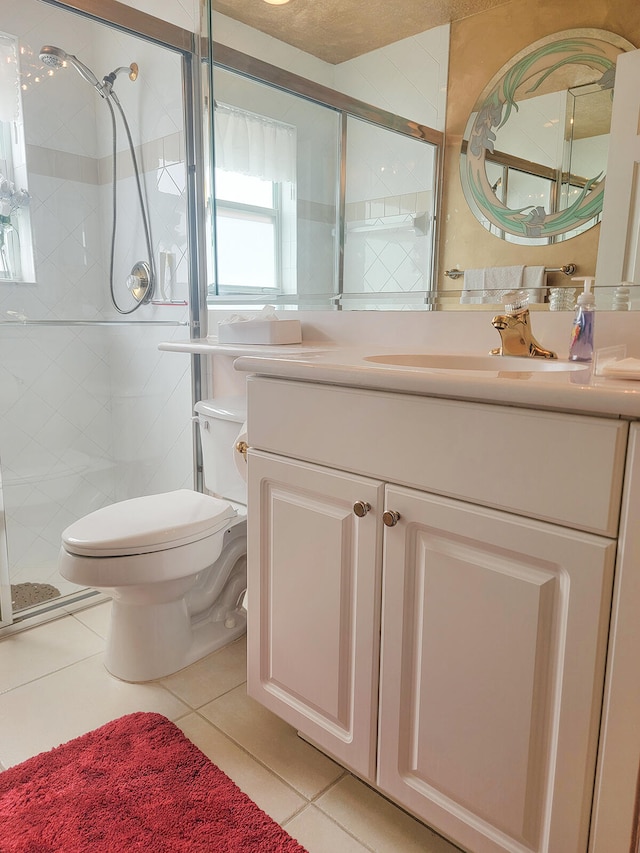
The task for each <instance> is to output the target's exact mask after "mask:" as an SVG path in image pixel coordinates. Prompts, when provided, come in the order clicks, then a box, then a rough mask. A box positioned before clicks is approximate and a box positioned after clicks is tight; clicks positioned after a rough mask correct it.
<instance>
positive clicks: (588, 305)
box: [569, 275, 596, 361]
mask: <svg viewBox="0 0 640 853" xmlns="http://www.w3.org/2000/svg"><path fill="white" fill-rule="evenodd" d="M571 280H572V281H584V289H583V291H582V293H581V294H580V296H578V304H577V305H576V313H575V316H574V318H573V328H572V330H571V343H570V345H569V359H570V360H571V361H591V359H592V358H593V326H594V315H593V312H594V311H595V307H596V300H595V296H594V295H593V291H592V286H593V282H594V281H595V278H594V277H593V276H587V275H586V276H576V277H575V278H572V279H571Z"/></svg>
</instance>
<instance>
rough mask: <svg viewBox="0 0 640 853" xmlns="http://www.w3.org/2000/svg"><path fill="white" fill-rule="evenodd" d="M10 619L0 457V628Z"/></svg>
mask: <svg viewBox="0 0 640 853" xmlns="http://www.w3.org/2000/svg"><path fill="white" fill-rule="evenodd" d="M12 620H13V617H12V608H11V581H10V578H9V556H8V553H7V525H6V519H5V512H4V492H3V490H2V460H1V459H0V628H2V627H4V626H5V625H10V624H11V622H12Z"/></svg>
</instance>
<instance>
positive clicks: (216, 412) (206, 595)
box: [58, 398, 247, 681]
mask: <svg viewBox="0 0 640 853" xmlns="http://www.w3.org/2000/svg"><path fill="white" fill-rule="evenodd" d="M195 411H196V416H197V420H198V424H199V430H200V436H201V441H202V456H203V469H204V483H205V486H206V488H207V490H208V491H209V492H212V493H214V494H215V497H214V496H212V495H210V494H202V493H200V492H195V491H192V490H190V489H178V490H176V491H172V492H165V493H163V494H157V495H147V496H145V497H140V498H132V499H131V500H126V501H120V502H118V503H114V504H111V505H110V506H106V507H103V508H102V509H99V510H96V511H95V512H92V513H90V514H89V515H86V516H84V517H83V518H80V519H79V520H78V521H76V522H74V523H73V524H71V525H70V526H69V527H67V528H66V530H64V531H63V532H62V547H61V549H60V556H59V560H58V568H59V571H60V574H61V575H62V577H64V578H66V579H67V580H69V581H72V582H73V583H77V584H80V585H81V586H83V587H92V588H94V589H97V590H100V591H103V592H107V593H109V594H110V595H111V597H112V605H111V618H110V624H109V631H108V636H107V646H106V651H105V661H104V662H105V666H106V668H107V670H108V671H109V672H110V673H111V674H112V675H114V676H116V677H117V678H120V679H122V680H123V681H151V680H152V679H156V678H162V677H163V676H166V675H170V674H171V673H173V672H177V671H178V670H179V669H182V668H183V667H185V666H187V665H188V664H190V663H193V662H194V661H196V660H199V659H200V658H202V657H204V656H205V655H207V654H209V652H212V651H215V650H216V649H218V648H221V647H222V646H224V645H226V644H227V643H230V642H231V641H232V640H235V639H236V638H237V637H239V636H241V635H242V634H243V633H244V632H245V631H246V623H247V620H246V611H245V610H244V607H243V606H242V601H243V598H244V594H245V591H246V587H247V557H246V554H247V521H246V482H245V477H246V474H245V472H244V468H245V466H246V463H245V459H244V456H242V455H241V454H240V453H239V452H237V451H236V449H235V444H236V439H237V437H238V436H239V433H240V432H241V429H242V424H243V423H244V420H245V417H246V402H245V399H244V398H229V399H224V400H222V399H216V400H202V401H200V402H198V403H196V405H195Z"/></svg>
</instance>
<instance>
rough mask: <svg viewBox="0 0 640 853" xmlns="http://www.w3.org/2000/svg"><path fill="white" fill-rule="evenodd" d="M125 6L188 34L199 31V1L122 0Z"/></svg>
mask: <svg viewBox="0 0 640 853" xmlns="http://www.w3.org/2000/svg"><path fill="white" fill-rule="evenodd" d="M122 2H123V3H124V4H125V6H131V7H132V8H133V9H138V10H139V11H140V12H146V13H147V14H148V15H153V16H154V17H156V18H161V19H162V20H163V21H168V22H169V23H170V24H175V26H176V27H182V28H183V29H185V30H189V31H190V32H199V31H200V23H199V21H200V2H199V0H122Z"/></svg>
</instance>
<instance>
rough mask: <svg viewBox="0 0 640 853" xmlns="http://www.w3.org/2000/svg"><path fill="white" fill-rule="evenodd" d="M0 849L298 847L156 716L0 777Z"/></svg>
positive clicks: (95, 851) (300, 851)
mask: <svg viewBox="0 0 640 853" xmlns="http://www.w3.org/2000/svg"><path fill="white" fill-rule="evenodd" d="M0 851H2V853H142V851H144V853H306V851H305V850H304V848H303V847H301V846H300V845H299V844H298V842H297V841H294V839H293V838H291V836H289V835H287V833H286V832H285V831H284V830H283V829H282V827H280V826H278V824H277V823H275V821H273V820H272V819H271V818H270V817H269V816H268V815H267V814H265V813H264V812H263V811H262V810H261V809H259V808H258V806H257V805H256V804H255V803H254V802H252V800H250V799H249V797H247V796H246V795H245V794H243V793H242V791H241V790H240V789H239V788H238V787H237V786H236V785H235V784H234V783H233V782H232V781H231V779H229V777H228V776H226V775H225V774H224V773H223V772H222V770H220V769H219V768H218V767H216V766H215V764H212V763H211V762H210V761H209V759H208V758H207V757H206V755H204V754H203V753H202V752H200V750H199V749H198V748H197V747H196V746H194V745H193V744H192V743H191V741H189V740H188V739H187V738H186V737H185V736H184V735H183V734H182V732H181V731H180V729H179V728H178V727H177V726H175V725H174V724H173V723H172V722H170V721H169V720H167V718H166V717H163V716H162V715H161V714H149V713H142V712H141V713H137V714H129V715H127V716H126V717H121V718H120V719H119V720H114V721H113V722H111V723H107V724H106V725H105V726H101V728H99V729H96V730H95V731H93V732H89V733H88V734H86V735H82V737H78V738H76V739H75V740H72V741H69V743H65V744H63V745H62V746H58V747H56V748H55V749H52V750H51V751H50V752H43V753H42V754H41V755H36V756H34V757H33V758H30V759H28V760H27V761H25V762H23V763H22V764H18V765H17V766H15V767H12V768H10V769H9V770H5V771H4V773H0Z"/></svg>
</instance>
